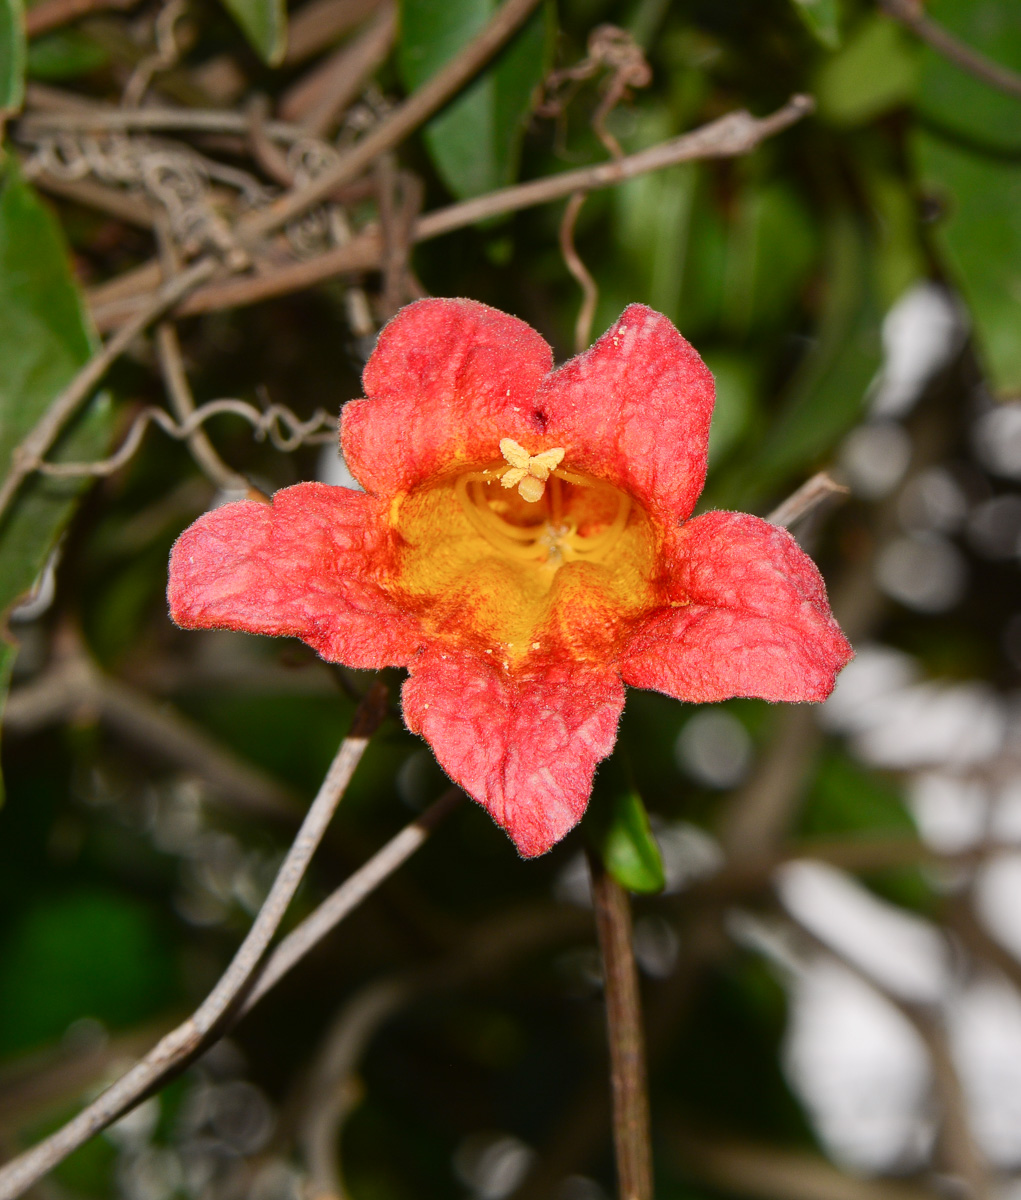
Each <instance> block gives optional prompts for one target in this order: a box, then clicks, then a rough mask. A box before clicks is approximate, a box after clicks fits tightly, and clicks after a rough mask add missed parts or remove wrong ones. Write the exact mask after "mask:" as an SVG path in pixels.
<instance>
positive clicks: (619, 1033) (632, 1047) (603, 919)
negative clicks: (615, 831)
mask: <svg viewBox="0 0 1021 1200" xmlns="http://www.w3.org/2000/svg"><path fill="white" fill-rule="evenodd" d="M589 870H590V871H591V874H592V904H593V908H594V909H595V917H596V929H597V930H598V933H599V947H600V950H601V951H602V956H603V987H604V992H605V997H606V1025H607V1030H608V1032H609V1040H610V1079H611V1086H612V1092H613V1144H614V1149H615V1151H616V1158H617V1181H618V1184H619V1187H620V1200H652V1142H651V1135H650V1131H649V1097H648V1086H647V1083H646V1070H645V1038H644V1033H643V1028H642V1010H641V999H640V997H639V992H638V970H637V968H636V966H635V956H634V951H633V949H632V946H631V904H630V901H629V900H628V895H627V892H625V891H624V889H623V888H622V887H621V886H620V884H619V883H618V882H617V881H616V880H615V879H614V878H613V876H612V875H611V874H610V873H609V871H607V870H606V869H605V868H604V866H603V864H602V862H601V860H600V859H599V858H598V857H597V856H596V855H595V854H594V853H590V854H589Z"/></svg>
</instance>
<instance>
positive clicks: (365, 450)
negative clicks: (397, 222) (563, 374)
mask: <svg viewBox="0 0 1021 1200" xmlns="http://www.w3.org/2000/svg"><path fill="white" fill-rule="evenodd" d="M552 364H553V354H552V351H551V350H550V348H549V346H548V345H547V344H546V342H545V341H543V339H542V338H541V337H540V336H539V334H538V333H536V332H535V330H534V329H533V328H532V327H531V326H530V325H526V324H525V322H524V321H519V320H518V318H517V317H511V316H508V315H507V313H502V312H498V311H497V310H496V309H495V308H489V307H488V306H487V305H485V304H478V303H476V302H475V301H474V300H420V301H418V303H416V304H409V305H408V306H407V307H406V308H402V309H401V311H400V312H399V313H398V314H397V316H396V317H394V319H393V320H392V321H391V322H390V323H389V324H388V325H387V326H386V328H385V329H384V330H383V332H382V333H381V334H380V335H379V343H378V344H377V346H376V349H375V350H374V351H373V353H372V356H371V357H370V359H369V361H368V363H366V365H365V374H364V376H363V379H362V382H363V385H364V387H365V395H366V396H367V397H368V399H366V400H352V401H351V402H350V403H348V404H346V405H345V406H344V409H343V411H342V424H341V428H342V434H341V438H342V442H343V446H344V459H345V461H346V462H347V465H348V467H349V468H350V470H351V473H352V474H353V475H354V477H355V478H356V479H357V480H358V481H359V483H361V484H362V485H363V487H365V488H366V490H367V491H369V492H373V493H375V494H376V495H379V496H392V495H394V494H395V493H397V492H401V491H407V490H408V489H409V488H411V487H412V486H413V485H414V484H416V483H420V482H423V481H424V480H426V479H428V478H429V477H430V476H432V475H435V474H437V473H438V472H442V471H447V470H449V469H450V467H451V465H452V464H456V463H458V462H463V463H478V462H483V461H487V460H489V459H493V458H499V455H500V451H499V445H500V440H501V439H502V438H508V437H511V438H514V439H521V440H523V441H524V442H525V443H526V444H527V445H528V447H529V448H530V449H534V446H535V444H536V440H537V438H538V437H539V436H541V433H542V425H541V423H537V422H536V416H535V391H536V388H537V387H538V386H539V382H540V380H541V379H542V378H543V377H544V376H545V375H546V373H547V372H548V371H549V369H550V367H551V366H552ZM524 465H527V464H524Z"/></svg>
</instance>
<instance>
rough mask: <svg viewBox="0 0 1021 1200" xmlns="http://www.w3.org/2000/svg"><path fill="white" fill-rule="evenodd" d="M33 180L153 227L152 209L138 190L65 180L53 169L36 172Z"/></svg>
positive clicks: (120, 217) (118, 216)
mask: <svg viewBox="0 0 1021 1200" xmlns="http://www.w3.org/2000/svg"><path fill="white" fill-rule="evenodd" d="M32 182H33V183H34V184H35V185H36V187H38V188H41V189H42V190H43V191H44V192H49V193H50V195H52V196H60V197H61V198H62V199H64V200H72V201H74V203H75V204H82V205H84V206H85V207H86V208H94V209H96V210H97V211H98V212H102V213H106V214H107V215H108V216H111V217H115V218H116V219H117V220H118V221H125V222H126V223H127V224H129V225H135V226H137V227H138V228H139V229H146V230H150V229H152V225H153V212H152V209H151V208H150V207H149V204H148V202H147V201H146V200H145V198H144V196H142V195H139V194H137V193H135V192H127V191H123V190H122V189H120V188H114V187H107V186H106V185H105V184H102V183H95V182H94V181H93V180H91V179H61V178H60V176H59V175H51V174H50V173H49V171H38V172H36V173H35V174H33V175H32Z"/></svg>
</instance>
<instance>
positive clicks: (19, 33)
mask: <svg viewBox="0 0 1021 1200" xmlns="http://www.w3.org/2000/svg"><path fill="white" fill-rule="evenodd" d="M24 98H25V18H24V15H23V12H22V6H21V0H0V115H2V114H4V113H12V112H17V111H18V110H19V109H20V108H21V105H22V101H23V100H24Z"/></svg>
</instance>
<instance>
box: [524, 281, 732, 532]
mask: <svg viewBox="0 0 1021 1200" xmlns="http://www.w3.org/2000/svg"><path fill="white" fill-rule="evenodd" d="M715 396H716V392H715V386H714V384H713V377H712V374H711V373H710V371H709V368H708V367H707V366H706V365H705V363H704V362H703V361H702V359H701V358H699V356H698V353H697V352H696V351H695V349H694V348H693V347H692V346H690V345H689V344H688V342H686V341H685V340H684V338H683V337H681V335H680V334H679V333H678V332H677V330H676V329H675V328H674V326H673V325H672V324H671V322H670V321H669V320H668V319H667V318H666V317H664V316H663V315H662V314H661V313H658V312H654V311H653V310H652V309H651V308H646V307H645V306H644V305H643V304H632V305H629V306H628V308H626V309H625V310H624V312H623V313H622V314H621V317H620V320H618V321H617V323H616V324H615V325H614V326H613V327H612V328H611V329H609V330H608V331H607V332H606V333H605V334H603V336H602V337H601V338H600V339H599V341H598V342H596V343H595V345H594V346H592V347H591V348H590V349H589V350H586V351H585V352H584V353H583V354H579V355H578V356H577V358H573V359H571V361H570V362H568V363H565V364H564V366H562V367H561V368H560V369H559V370H557V371H554V372H553V374H552V375H550V376H549V378H548V379H547V380H546V381H545V382H544V383H543V385H542V387H541V388H540V389H539V395H538V397H537V405H538V407H539V408H540V410H541V411H542V413H543V414H544V416H545V418H546V444H548V445H551V446H563V447H564V449H565V450H566V455H565V457H564V466H565V467H566V468H568V469H569V470H571V469H573V470H582V471H587V472H588V473H589V474H591V475H595V476H598V477H600V478H603V479H608V480H610V481H611V482H613V483H615V484H616V485H617V486H618V487H620V488H622V489H624V490H625V491H627V492H630V493H631V495H632V496H634V497H635V498H636V499H637V500H638V501H639V502H640V503H641V504H642V505H643V506H644V507H645V508H646V509H647V510H648V512H649V513H650V515H652V516H658V517H659V519H660V521H661V523H663V524H665V525H673V524H676V523H677V522H678V521H683V520H685V519H686V518H687V517H688V516H690V515H691V511H692V509H693V508H694V507H695V501H696V500H697V499H698V497H699V493H700V492H701V491H702V485H703V484H704V483H705V473H706V461H707V457H706V456H707V451H708V446H709V422H710V420H711V418H712V412H713V403H714V400H715Z"/></svg>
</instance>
